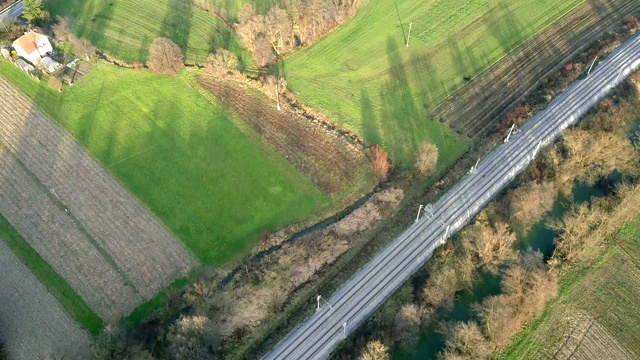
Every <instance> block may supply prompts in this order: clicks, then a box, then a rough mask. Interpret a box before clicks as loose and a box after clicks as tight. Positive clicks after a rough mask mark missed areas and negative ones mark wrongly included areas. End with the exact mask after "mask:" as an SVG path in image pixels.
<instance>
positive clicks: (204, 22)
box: [45, 0, 253, 66]
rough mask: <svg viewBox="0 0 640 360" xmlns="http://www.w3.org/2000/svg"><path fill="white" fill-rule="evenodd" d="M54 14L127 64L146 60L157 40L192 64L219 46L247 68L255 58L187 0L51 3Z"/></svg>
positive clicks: (222, 25)
mask: <svg viewBox="0 0 640 360" xmlns="http://www.w3.org/2000/svg"><path fill="white" fill-rule="evenodd" d="M45 5H46V9H47V10H49V11H50V12H51V14H52V15H60V16H65V17H69V18H71V19H72V23H73V30H74V32H75V33H76V34H77V35H79V36H81V37H84V38H87V39H89V40H90V41H91V42H92V43H93V44H94V45H95V46H96V47H98V48H99V49H101V50H103V51H105V52H107V53H109V54H111V55H114V56H115V57H117V58H119V59H121V60H124V61H127V62H130V63H131V62H134V61H140V62H146V61H147V59H148V56H149V53H148V50H149V45H151V42H152V41H153V39H154V38H156V37H168V38H171V39H172V40H173V41H174V42H175V43H177V44H178V45H180V47H181V48H182V49H183V52H184V54H185V61H186V62H187V63H189V64H202V63H204V62H205V61H206V59H207V55H208V54H209V53H211V52H213V51H214V50H215V49H217V48H225V49H228V50H231V51H232V52H234V53H235V54H236V55H238V57H239V58H240V60H241V64H244V65H245V66H251V65H252V64H253V60H251V56H250V54H249V53H247V51H246V50H245V49H244V48H243V47H242V45H241V44H240V41H239V39H238V38H237V37H236V36H235V33H234V32H233V31H232V30H230V29H229V28H228V26H227V25H226V24H225V23H224V22H223V21H221V20H219V19H218V18H216V17H214V16H212V15H210V14H209V13H207V12H206V11H204V10H202V9H201V8H198V7H196V6H195V5H193V2H191V1H181V0H108V1H107V0H50V1H47V2H46V3H45Z"/></svg>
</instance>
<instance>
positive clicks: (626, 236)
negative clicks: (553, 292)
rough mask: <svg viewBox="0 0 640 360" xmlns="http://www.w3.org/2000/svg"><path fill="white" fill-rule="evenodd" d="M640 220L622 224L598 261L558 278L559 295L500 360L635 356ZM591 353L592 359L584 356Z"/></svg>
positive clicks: (638, 350) (639, 321)
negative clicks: (607, 355) (615, 355)
mask: <svg viewBox="0 0 640 360" xmlns="http://www.w3.org/2000/svg"><path fill="white" fill-rule="evenodd" d="M638 264H640V216H637V217H636V218H635V219H634V220H633V221H631V222H629V223H628V224H626V225H625V226H624V227H623V228H622V229H621V230H620V232H619V233H618V234H617V235H616V237H615V241H613V242H612V243H611V244H610V245H609V246H608V248H607V249H606V251H605V253H604V254H602V256H601V257H600V258H599V259H597V261H593V262H589V263H585V262H582V263H578V264H576V266H574V267H573V268H572V269H571V270H569V271H568V272H566V273H565V274H563V275H562V276H561V278H560V295H559V296H558V297H557V298H556V299H555V300H554V301H553V302H551V304H549V305H548V306H547V309H546V310H545V312H544V314H543V315H542V316H541V317H540V318H538V319H537V320H535V321H534V322H533V323H532V324H530V325H529V326H528V327H527V328H526V329H525V330H523V332H522V333H520V334H519V336H518V337H517V339H515V340H514V342H513V344H512V345H511V346H510V347H509V348H508V349H506V350H505V351H504V352H503V353H502V354H501V356H500V357H501V358H503V359H522V358H531V359H533V358H549V357H554V356H553V355H554V354H556V356H561V355H558V354H568V353H574V354H576V356H577V358H585V359H586V358H594V359H595V358H597V357H598V356H600V355H603V354H604V353H603V351H605V352H607V353H608V354H625V355H628V354H629V353H632V354H634V356H640V344H639V343H638V334H640V307H639V306H638V301H637V299H639V298H640V271H639V268H638ZM585 353H591V354H592V355H593V356H595V357H590V356H585Z"/></svg>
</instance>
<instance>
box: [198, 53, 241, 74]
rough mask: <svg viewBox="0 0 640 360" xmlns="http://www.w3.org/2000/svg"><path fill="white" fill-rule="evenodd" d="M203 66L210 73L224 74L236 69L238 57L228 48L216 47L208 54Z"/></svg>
mask: <svg viewBox="0 0 640 360" xmlns="http://www.w3.org/2000/svg"><path fill="white" fill-rule="evenodd" d="M204 68H205V70H206V71H207V72H208V73H210V74H215V75H226V74H228V73H230V72H233V71H236V70H238V57H237V56H236V55H235V54H234V53H232V52H231V51H229V50H226V49H217V50H216V52H215V53H213V54H209V57H207V63H206V64H205V67H204Z"/></svg>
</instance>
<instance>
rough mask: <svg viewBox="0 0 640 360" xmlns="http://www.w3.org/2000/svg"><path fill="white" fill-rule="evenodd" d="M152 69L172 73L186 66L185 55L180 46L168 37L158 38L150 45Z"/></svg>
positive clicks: (161, 72)
mask: <svg viewBox="0 0 640 360" xmlns="http://www.w3.org/2000/svg"><path fill="white" fill-rule="evenodd" d="M149 67H150V68H151V70H153V71H155V72H157V73H160V74H168V75H172V74H175V73H177V72H178V71H180V70H181V69H182V68H184V55H183V54H182V50H181V49H180V47H179V46H178V45H177V44H176V43H174V42H173V41H171V39H167V38H156V39H154V40H153V42H152V43H151V46H150V47H149Z"/></svg>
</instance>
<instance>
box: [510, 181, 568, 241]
mask: <svg viewBox="0 0 640 360" xmlns="http://www.w3.org/2000/svg"><path fill="white" fill-rule="evenodd" d="M556 194H557V190H556V187H555V185H554V184H553V183H550V182H543V183H539V182H535V181H532V182H529V183H526V184H523V185H520V186H519V187H518V188H517V189H515V190H510V191H509V194H508V195H507V199H508V202H509V211H510V217H511V219H512V220H514V222H515V223H516V224H517V225H518V226H519V227H520V229H521V230H522V231H523V232H526V231H527V230H529V228H530V227H531V226H532V225H533V224H535V223H537V222H538V221H540V220H541V219H542V217H543V216H544V214H545V213H546V212H548V211H549V210H551V207H552V206H553V202H554V201H555V199H556Z"/></svg>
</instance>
